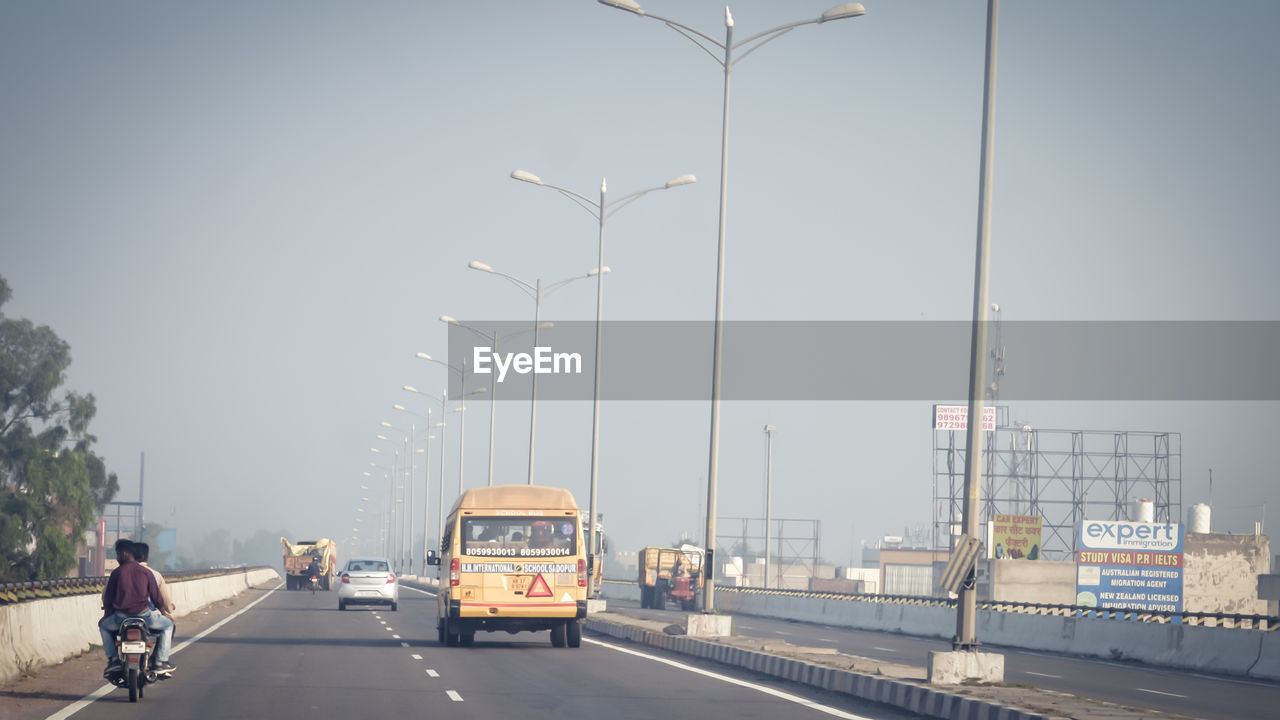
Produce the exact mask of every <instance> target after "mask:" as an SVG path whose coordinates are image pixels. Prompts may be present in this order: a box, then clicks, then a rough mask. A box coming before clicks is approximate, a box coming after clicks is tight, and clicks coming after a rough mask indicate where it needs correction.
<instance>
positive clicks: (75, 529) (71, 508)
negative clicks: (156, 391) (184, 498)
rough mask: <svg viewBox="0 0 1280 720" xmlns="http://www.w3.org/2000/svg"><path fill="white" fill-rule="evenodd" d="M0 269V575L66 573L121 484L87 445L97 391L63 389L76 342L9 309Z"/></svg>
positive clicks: (91, 439)
mask: <svg viewBox="0 0 1280 720" xmlns="http://www.w3.org/2000/svg"><path fill="white" fill-rule="evenodd" d="M11 295H12V291H11V290H10V289H9V284H8V283H7V282H6V281H5V280H4V278H2V277H0V582H17V581H23V580H37V579H41V578H51V577H61V576H64V575H66V574H67V572H68V571H69V570H70V569H71V568H72V567H73V566H74V565H75V548H76V544H77V543H78V542H79V540H80V539H81V538H82V537H83V536H84V533H85V530H86V529H88V527H89V526H90V524H91V523H92V522H93V517H94V513H95V511H98V512H101V510H102V508H103V507H104V506H105V505H106V503H108V502H110V501H111V499H112V498H113V497H115V494H116V491H117V490H118V489H119V483H118V482H117V480H116V476H115V473H108V472H107V468H106V463H104V462H103V460H102V458H100V457H98V456H97V455H95V454H94V453H93V452H92V451H91V450H90V448H91V447H92V445H93V443H94V442H96V440H97V438H95V437H94V436H93V435H90V434H89V432H88V428H89V421H90V420H92V419H93V415H94V412H95V411H96V408H95V406H94V400H93V395H92V394H89V395H80V394H78V393H75V392H72V391H70V390H67V391H63V392H62V393H61V395H59V388H61V386H62V384H63V382H65V380H66V371H67V366H68V365H70V364H71V348H70V347H69V346H68V345H67V343H65V342H63V341H62V339H61V338H59V337H58V336H57V334H56V333H54V332H53V330H51V329H50V328H49V327H48V326H46V325H41V326H36V325H34V324H32V323H31V321H29V320H21V319H14V318H10V317H6V316H5V315H4V314H3V312H2V309H3V307H4V304H5V303H6V302H8V300H9V298H10V297H11Z"/></svg>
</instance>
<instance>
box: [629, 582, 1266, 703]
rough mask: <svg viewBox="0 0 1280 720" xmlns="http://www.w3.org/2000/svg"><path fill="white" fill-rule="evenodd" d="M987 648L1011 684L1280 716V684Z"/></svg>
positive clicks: (898, 655) (753, 628)
mask: <svg viewBox="0 0 1280 720" xmlns="http://www.w3.org/2000/svg"><path fill="white" fill-rule="evenodd" d="M609 609H610V610H615V611H621V612H625V613H626V614H628V615H634V616H636V617H645V618H651V619H655V620H664V621H668V622H675V621H676V620H677V618H680V617H681V616H682V613H679V612H673V611H669V610H668V611H659V610H641V609H640V604H639V603H638V602H635V601H628V600H612V599H611V600H609ZM734 632H736V633H737V634H739V635H749V636H752V637H759V638H777V639H781V640H785V641H787V642H789V643H792V644H793V645H801V646H805V647H831V648H836V649H837V650H839V651H840V652H843V653H848V654H850V655H857V656H860V657H866V658H872V659H876V660H883V661H888V662H897V663H905V664H909V665H918V666H922V667H923V666H924V665H925V663H926V659H927V658H928V652H929V651H930V650H950V649H951V647H950V643H948V642H944V641H941V640H930V639H927V638H918V637H912V636H908V635H897V634H894V633H884V632H873V631H860V630H849V629H847V628H844V629H838V628H834V627H830V626H824V625H813V624H809V623H799V622H791V621H788V620H773V619H770V618H763V617H757V616H739V617H735V618H734ZM988 649H990V650H993V651H996V652H1000V653H1003V654H1004V656H1005V681H1006V682H1010V683H1032V684H1034V685H1035V686H1036V687H1038V688H1044V689H1046V690H1056V691H1059V692H1065V693H1072V694H1075V695H1081V696H1084V697H1088V698H1092V699H1094V700H1104V701H1107V702H1113V703H1118V704H1121V705H1128V706H1132V707H1139V708H1146V709H1151V710H1162V711H1164V712H1170V713H1176V714H1181V715H1189V716H1192V717H1198V718H1206V720H1241V719H1242V718H1264V717H1276V716H1277V710H1276V709H1277V708H1280V684H1277V683H1270V682H1264V681H1260V680H1247V679H1241V678H1230V677H1221V676H1211V675H1205V674H1200V673H1193V672H1185V671H1179V670H1166V669H1162V668H1151V667H1145V666H1141V665H1136V664H1132V663H1120V662H1109V661H1106V660H1090V659H1087V658H1077V657H1071V656H1065V655H1053V654H1049V653H1040V652H1033V651H1029V650H1018V649H1015V648H1000V647H994V646H992V647H989V648H988Z"/></svg>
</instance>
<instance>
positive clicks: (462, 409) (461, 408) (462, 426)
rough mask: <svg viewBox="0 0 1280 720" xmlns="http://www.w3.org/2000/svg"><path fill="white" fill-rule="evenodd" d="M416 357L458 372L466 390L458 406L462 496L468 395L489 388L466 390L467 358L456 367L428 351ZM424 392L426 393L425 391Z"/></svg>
mask: <svg viewBox="0 0 1280 720" xmlns="http://www.w3.org/2000/svg"><path fill="white" fill-rule="evenodd" d="M416 357H417V358H418V359H419V360H426V361H427V362H433V363H435V364H437V365H443V366H444V367H445V368H447V369H448V370H449V371H450V372H453V373H456V374H457V375H458V387H460V388H463V390H464V392H462V393H460V394H459V395H458V407H457V411H458V412H459V413H461V415H462V417H461V418H460V419H459V427H458V497H462V490H463V488H464V485H463V468H464V467H465V463H466V460H467V453H466V449H467V397H468V396H470V395H479V394H480V393H483V392H487V390H486V389H485V388H476V389H475V390H470V391H465V390H466V382H467V363H466V361H465V360H464V361H463V363H462V367H455V366H453V365H450V364H449V363H447V362H444V361H443V360H437V359H435V358H433V357H431V356H430V355H428V354H426V353H423V352H420V353H418V354H417V355H416ZM405 389H406V390H408V389H409V386H408V385H406V386H405ZM423 394H424V395H425V394H426V393H423ZM439 400H440V402H441V410H440V412H441V413H443V412H444V405H443V403H444V397H443V396H442V397H441V398H439ZM440 482H441V483H443V482H444V476H443V475H441V476H440Z"/></svg>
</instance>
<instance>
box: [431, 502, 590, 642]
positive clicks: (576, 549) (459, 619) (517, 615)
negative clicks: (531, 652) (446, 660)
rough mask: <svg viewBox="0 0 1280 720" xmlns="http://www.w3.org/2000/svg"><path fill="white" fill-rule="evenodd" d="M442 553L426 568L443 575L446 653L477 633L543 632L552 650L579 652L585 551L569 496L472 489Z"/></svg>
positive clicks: (449, 526)
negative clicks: (438, 569) (436, 567)
mask: <svg viewBox="0 0 1280 720" xmlns="http://www.w3.org/2000/svg"><path fill="white" fill-rule="evenodd" d="M440 548H441V553H440V554H439V555H437V554H436V553H435V552H434V551H432V552H429V553H428V554H427V563H428V564H430V565H439V566H440V570H441V575H442V577H441V578H440V591H439V593H438V594H437V595H436V616H437V620H436V629H437V633H438V636H439V640H440V643H441V644H442V645H446V646H449V647H455V646H458V645H462V646H469V645H471V644H472V643H473V642H475V636H476V633H477V632H501V631H505V632H509V633H517V632H538V631H542V630H549V631H550V636H551V637H550V639H551V645H552V646H553V647H565V646H566V645H568V646H569V647H571V648H576V647H578V646H579V645H581V643H582V620H583V619H584V618H586V616H587V548H586V542H585V540H584V538H583V533H582V517H581V515H580V514H579V511H578V505H577V503H575V502H574V500H573V495H572V494H570V492H569V491H568V490H563V489H561V488H553V487H542V486H538V485H497V486H494V487H478V488H472V489H470V490H468V491H466V493H464V494H463V496H462V497H461V498H459V499H458V502H457V504H456V505H454V506H453V510H452V511H451V512H450V513H449V517H448V520H446V521H445V525H444V532H443V534H442V537H441V540H440ZM446 569H447V570H446ZM446 572H447V573H448V574H447V575H445V573H446Z"/></svg>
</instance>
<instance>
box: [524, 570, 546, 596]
mask: <svg viewBox="0 0 1280 720" xmlns="http://www.w3.org/2000/svg"><path fill="white" fill-rule="evenodd" d="M524 596H525V597H527V598H531V597H551V588H550V587H548V586H547V581H546V579H545V578H543V577H542V573H538V576H537V577H535V578H534V579H533V585H530V586H529V591H528V592H526V593H525V594H524Z"/></svg>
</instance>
